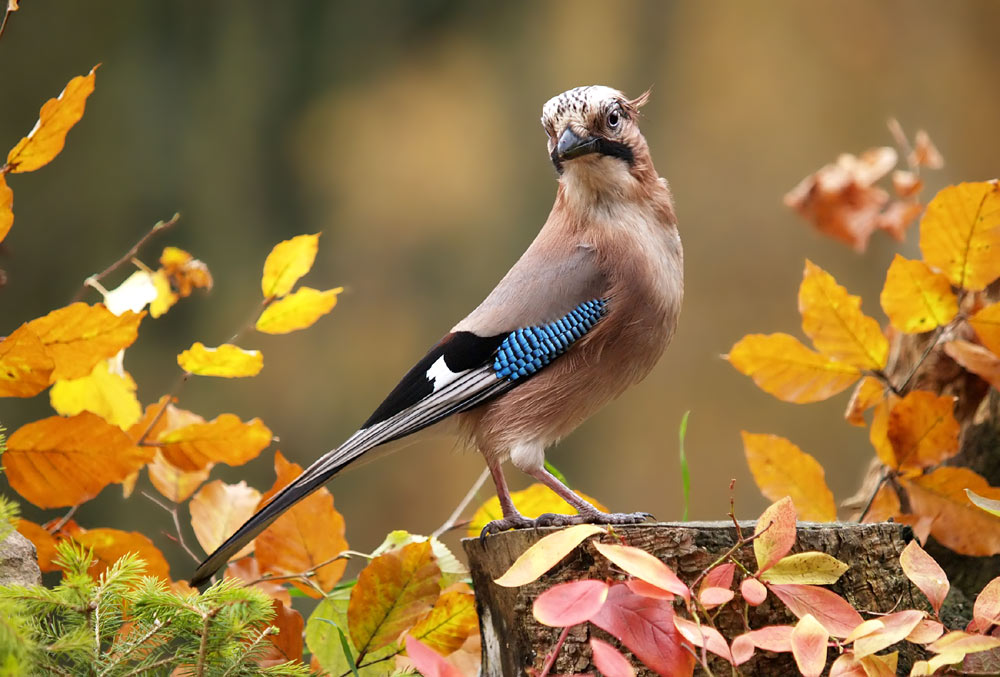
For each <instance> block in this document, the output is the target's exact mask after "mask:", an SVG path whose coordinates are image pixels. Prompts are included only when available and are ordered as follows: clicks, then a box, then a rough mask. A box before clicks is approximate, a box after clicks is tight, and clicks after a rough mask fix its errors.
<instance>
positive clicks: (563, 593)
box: [531, 579, 609, 628]
mask: <svg viewBox="0 0 1000 677" xmlns="http://www.w3.org/2000/svg"><path fill="white" fill-rule="evenodd" d="M608 590H609V588H608V584H607V583H605V582H604V581H593V580H589V579H584V580H582V581H569V582H568V583H559V584H558V585H553V586H552V587H551V588H549V589H548V590H546V591H545V592H543V593H542V594H540V595H539V596H538V597H536V598H535V601H534V603H533V604H532V605H531V613H532V615H533V616H534V617H535V620H537V621H538V622H539V623H541V624H542V625H548V626H549V627H553V628H566V627H569V626H571V625H578V624H580V623H586V622H587V621H589V620H590V619H591V618H593V617H594V616H595V615H597V613H598V612H599V611H600V610H601V607H603V606H604V601H605V600H606V599H607V598H608Z"/></svg>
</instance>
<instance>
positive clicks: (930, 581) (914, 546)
mask: <svg viewBox="0 0 1000 677" xmlns="http://www.w3.org/2000/svg"><path fill="white" fill-rule="evenodd" d="M899 564H900V566H902V567H903V573H904V574H906V577H907V578H909V579H910V580H911V581H912V582H913V584H914V585H915V586H917V587H918V588H920V592H922V593H924V596H926V597H927V599H928V601H930V603H931V607H933V608H934V613H935V614H937V613H940V611H941V604H942V603H943V602H944V598H945V597H947V596H948V589H949V587H950V586H949V584H948V575H947V574H945V572H944V569H942V568H941V565H939V564H938V563H937V562H935V561H934V558H933V557H931V556H930V555H928V554H927V553H926V552H924V549H923V548H921V547H920V544H919V543H917V542H916V541H910V542H909V543H907V544H906V547H905V548H903V552H902V553H901V554H900V555H899Z"/></svg>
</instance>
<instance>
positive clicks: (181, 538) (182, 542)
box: [142, 491, 201, 563]
mask: <svg viewBox="0 0 1000 677" xmlns="http://www.w3.org/2000/svg"><path fill="white" fill-rule="evenodd" d="M142 495H143V496H145V497H146V498H148V499H149V500H151V501H152V502H153V503H155V504H156V505H158V506H160V507H161V508H163V509H164V510H166V511H167V512H168V513H170V516H171V517H172V518H173V520H174V529H176V530H177V542H178V543H180V546H181V547H182V548H183V549H184V552H186V553H187V554H188V555H190V556H191V559H193V560H194V561H195V562H196V563H198V562H201V558H200V557H198V555H196V554H195V553H194V551H193V550H192V549H191V548H190V547H188V544H187V542H186V541H185V540H184V534H183V533H181V521H180V518H179V517H178V515H177V504H176V503H175V504H174V505H167V504H166V503H164V502H163V501H161V500H160V499H158V498H157V497H156V496H153V495H152V494H150V493H147V492H145V491H143V492H142Z"/></svg>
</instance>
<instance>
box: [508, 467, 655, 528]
mask: <svg viewBox="0 0 1000 677" xmlns="http://www.w3.org/2000/svg"><path fill="white" fill-rule="evenodd" d="M528 474H529V475H531V476H532V477H534V478H535V479H536V480H538V481H539V482H541V483H542V484H544V485H545V486H547V487H548V488H549V489H551V490H552V491H554V492H556V494H558V496H559V498H561V499H563V500H564V501H566V502H567V503H569V504H570V505H571V506H573V507H574V508H576V510H577V513H578V514H576V515H559V514H556V513H551V512H550V513H545V514H544V515H539V516H538V518H537V519H536V520H535V525H536V526H540V527H543V526H566V525H569V524H639V523H640V522H645V521H646V520H647V519H649V518H651V517H652V515H650V514H649V513H648V512H630V513H621V512H614V513H607V512H602V511H600V510H598V509H597V508H595V507H594V506H593V505H591V504H590V503H589V502H587V501H585V500H583V499H582V498H580V497H579V496H578V495H577V494H576V493H574V492H573V491H572V490H570V488H569V487H567V486H566V485H565V484H563V483H562V482H560V481H559V478H557V477H556V476H555V475H553V474H552V473H550V472H549V471H548V470H546V469H545V466H544V465H543V466H540V467H537V468H532V469H530V470H529V471H528Z"/></svg>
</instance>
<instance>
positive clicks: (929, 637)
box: [906, 618, 944, 644]
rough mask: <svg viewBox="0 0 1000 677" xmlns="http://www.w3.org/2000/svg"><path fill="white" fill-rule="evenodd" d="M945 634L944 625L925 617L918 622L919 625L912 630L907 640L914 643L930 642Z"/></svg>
mask: <svg viewBox="0 0 1000 677" xmlns="http://www.w3.org/2000/svg"><path fill="white" fill-rule="evenodd" d="M943 634H944V626H943V625H941V624H940V623H938V622H937V621H935V620H931V619H930V618H925V619H924V620H922V621H920V622H919V623H917V627H915V628H913V630H911V631H910V634H909V635H907V637H906V641H908V642H913V643H914V644H930V643H931V642H933V641H934V640H936V639H937V638H938V637H940V636H941V635H943Z"/></svg>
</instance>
